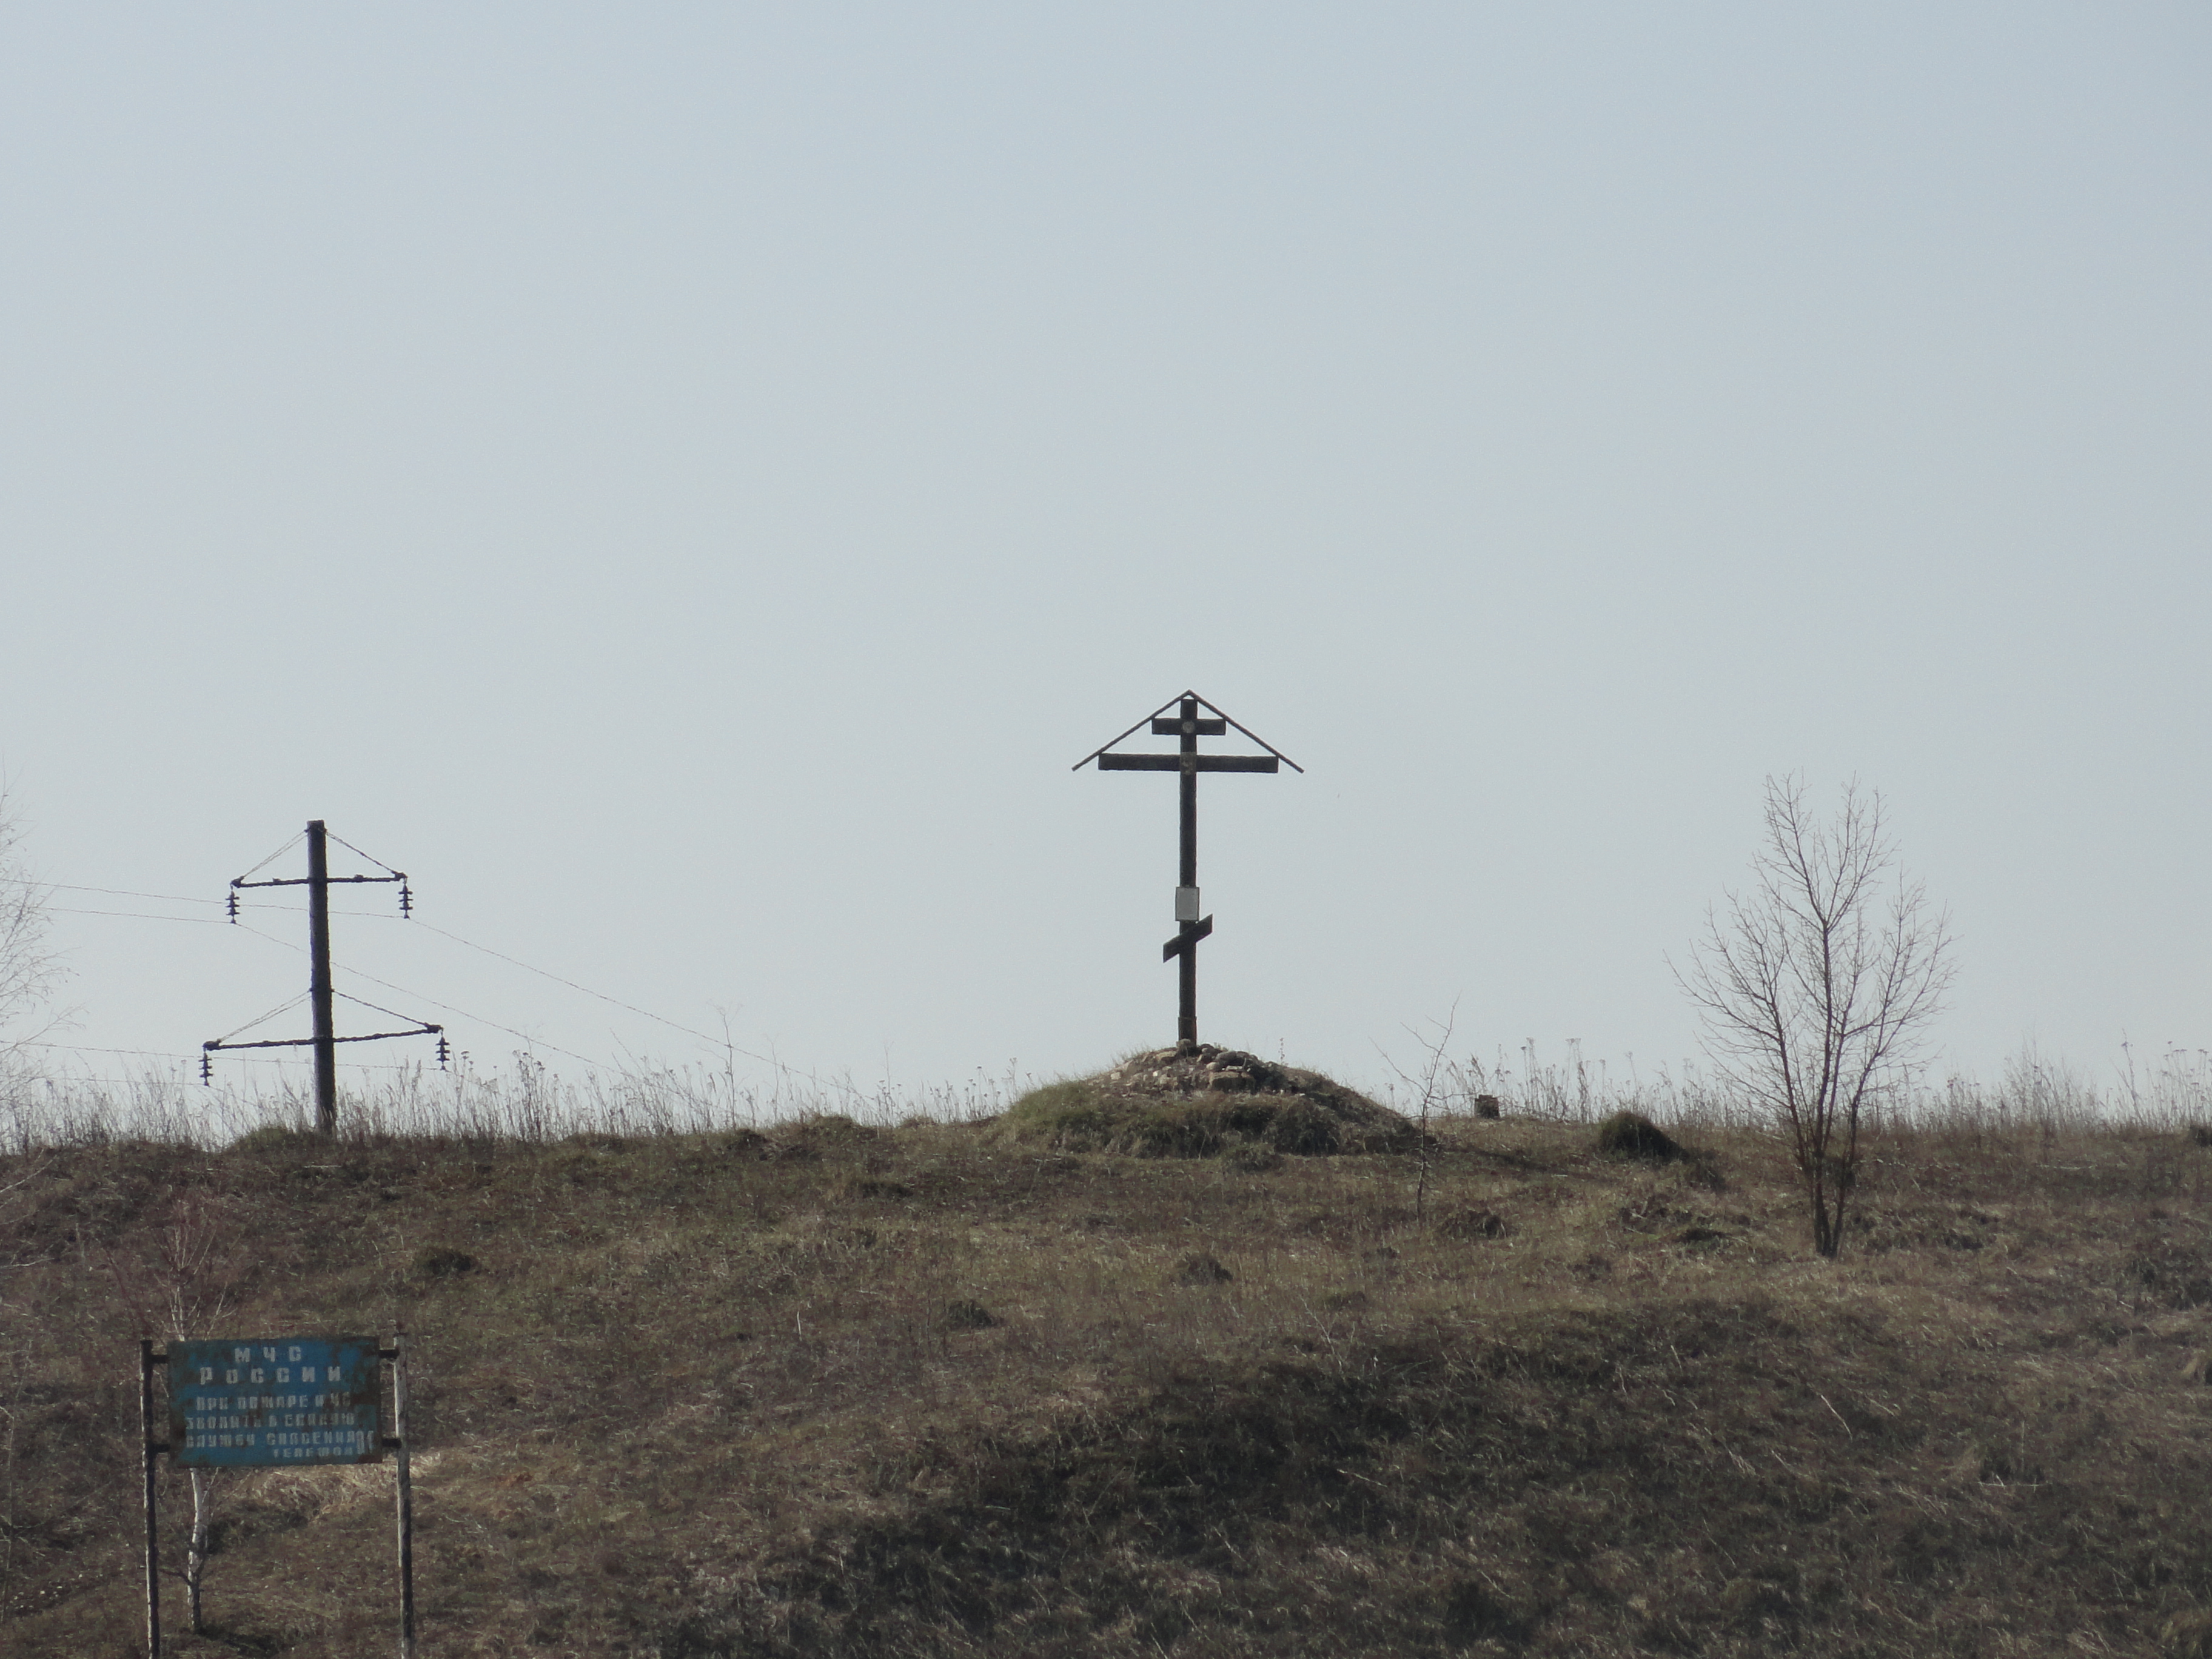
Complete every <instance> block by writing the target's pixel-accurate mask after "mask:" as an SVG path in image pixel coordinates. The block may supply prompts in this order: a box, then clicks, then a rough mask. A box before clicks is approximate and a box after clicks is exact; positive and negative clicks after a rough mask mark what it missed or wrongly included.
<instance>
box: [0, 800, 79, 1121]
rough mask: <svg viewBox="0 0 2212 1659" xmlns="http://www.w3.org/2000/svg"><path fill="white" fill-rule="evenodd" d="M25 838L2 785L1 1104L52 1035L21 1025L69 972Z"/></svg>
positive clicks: (0, 899)
mask: <svg viewBox="0 0 2212 1659" xmlns="http://www.w3.org/2000/svg"><path fill="white" fill-rule="evenodd" d="M22 837H23V825H22V819H21V814H20V813H19V812H18V811H17V810H16V808H15V802H14V800H13V799H11V798H10V796H9V792H8V787H7V785H6V783H5V782H4V781H0V1099H5V1098H6V1097H7V1093H8V1090H9V1085H10V1084H11V1082H12V1081H13V1080H14V1079H15V1077H17V1076H18V1075H20V1074H21V1072H23V1071H24V1070H26V1069H27V1067H26V1066H25V1065H24V1062H23V1057H22V1056H23V1049H24V1048H25V1047H26V1046H27V1044H29V1043H31V1042H35V1041H36V1040H37V1039H38V1038H39V1037H40V1036H44V1035H45V1033H46V1029H47V1028H46V1026H37V1027H31V1028H27V1029H17V1025H18V1022H19V1021H20V1020H21V1018H22V1017H23V1016H25V1015H27V1014H28V1013H29V1012H31V1011H32V1010H33V1009H35V1008H37V1007H38V1006H40V1004H42V1003H43V1002H44V1001H45V1000H46V994H47V993H48V992H49V991H51V990H52V988H53V987H54V985H55V984H56V982H57V981H59V980H60V978H61V977H62V972H63V969H62V965H61V960H60V958H59V957H57V956H56V955H55V954H54V952H53V951H52V948H51V947H50V946H49V945H48V944H47V939H46V927H47V921H46V891H45V890H44V889H42V888H41V887H40V886H39V884H37V883H36V882H34V881H33V880H32V879H31V877H30V873H29V872H28V871H27V870H26V869H25V868H24V866H23V864H22V861H21V859H20V857H19V856H18V855H17V852H16V848H17V847H18V845H19V844H20V843H21V840H22Z"/></svg>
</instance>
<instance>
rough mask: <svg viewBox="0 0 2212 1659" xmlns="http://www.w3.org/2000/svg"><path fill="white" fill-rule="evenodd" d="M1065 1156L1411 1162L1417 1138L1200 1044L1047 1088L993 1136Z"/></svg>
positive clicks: (1341, 1094) (1344, 1100) (1313, 1081)
mask: <svg viewBox="0 0 2212 1659" xmlns="http://www.w3.org/2000/svg"><path fill="white" fill-rule="evenodd" d="M994 1127H996V1128H997V1130H998V1132H999V1133H1000V1134H1002V1135H1004V1136H1006V1137H1007V1138H1009V1139H1015V1140H1021V1141H1026V1142H1029V1143H1030V1144H1031V1145H1043V1146H1052V1147H1054V1148H1056V1149H1058V1150H1060V1151H1062V1152H1127V1153H1133V1154H1135V1155H1137V1156H1138V1157H1140V1158H1212V1157H1215V1156H1217V1155H1218V1154H1220V1153H1223V1152H1238V1151H1242V1150H1245V1149H1249V1148H1258V1147H1265V1148H1267V1150H1269V1151H1272V1152H1291V1153H1295V1154H1298V1155H1301V1156H1305V1157H1316V1156H1324V1155H1327V1154H1329V1153H1334V1152H1410V1151H1411V1150H1412V1149H1413V1147H1414V1146H1416V1145H1417V1144H1418V1142H1419V1138H1420V1136H1419V1131H1418V1130H1417V1129H1416V1128H1415V1127H1414V1126H1413V1124H1412V1123H1411V1122H1410V1121H1408V1120H1407V1119H1406V1118H1404V1117H1402V1116H1401V1115H1399V1114H1398V1113H1396V1112H1394V1111H1392V1110H1391V1109H1389V1107H1387V1106H1381V1105H1377V1104H1376V1103H1375V1102H1374V1101H1371V1100H1370V1099H1368V1098H1367V1097H1366V1096H1364V1095H1363V1094H1360V1093H1358V1091H1356V1090H1352V1089H1347V1088H1346V1087H1345V1086H1344V1085H1342V1084H1340V1083H1338V1082H1335V1081H1334V1080H1333V1079H1328V1078H1325V1077H1323V1076H1322V1074H1321V1073H1318V1072H1307V1071H1301V1070H1300V1069H1299V1068H1298V1067H1297V1066H1278V1065H1276V1064H1274V1063H1273V1061H1272V1060H1261V1059H1260V1058H1259V1057H1258V1056H1257V1055H1255V1054H1245V1053H1243V1051H1242V1050H1240V1049H1236V1048H1216V1047H1215V1046H1214V1045H1213V1044H1212V1043H1201V1044H1199V1045H1198V1046H1196V1047H1195V1048H1188V1049H1182V1048H1158V1049H1154V1050H1152V1052H1150V1053H1148V1054H1133V1055H1131V1056H1130V1057H1129V1058H1128V1059H1127V1060H1123V1061H1122V1062H1121V1064H1120V1065H1119V1066H1115V1067H1114V1069H1113V1070H1111V1071H1109V1072H1102V1073H1099V1074H1098V1075H1097V1076H1096V1077H1087V1078H1078V1079H1072V1080H1070V1081H1067V1082H1065V1083H1048V1084H1047V1085H1045V1086H1044V1087H1043V1088H1042V1089H1036V1090H1032V1091H1030V1093H1028V1094H1026V1095H1024V1096H1023V1097H1022V1098H1021V1099H1019V1100H1018V1101H1016V1102H1015V1103H1013V1105H1012V1107H1011V1108H1009V1109H1007V1110H1006V1113H1005V1114H1004V1115H1002V1116H1001V1117H1000V1119H999V1120H998V1121H997V1124H996V1125H995V1126H994Z"/></svg>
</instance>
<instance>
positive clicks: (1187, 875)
mask: <svg viewBox="0 0 2212 1659" xmlns="http://www.w3.org/2000/svg"><path fill="white" fill-rule="evenodd" d="M1176 726H1177V727H1179V728H1180V729H1179V731H1178V732H1177V734H1176V735H1177V736H1178V737H1180V738H1182V742H1181V744H1179V745H1178V747H1177V755H1178V757H1179V758H1180V760H1181V762H1182V775H1181V777H1180V778H1179V779H1178V780H1177V791H1178V793H1180V794H1181V796H1182V802H1181V805H1182V863H1181V864H1180V865H1179V866H1177V872H1176V945H1178V946H1180V947H1181V948H1180V949H1178V950H1177V951H1176V1048H1182V1047H1183V1046H1184V1045H1186V1044H1188V1045H1189V1046H1190V1047H1192V1048H1196V1047H1197V1046H1198V941H1199V940H1200V939H1202V938H1204V937H1205V935H1204V934H1202V933H1200V932H1199V931H1198V914H1197V913H1198V904H1197V897H1198V699H1197V698H1196V697H1185V698H1183V699H1182V709H1181V711H1180V713H1179V714H1178V716H1177V718H1176ZM1186 893H1188V894H1189V895H1190V897H1191V902H1189V903H1185V902H1183V895H1184V894H1186ZM1186 910H1188V911H1189V912H1190V913H1191V914H1190V915H1188V916H1186V915H1184V914H1183V912H1184V911H1186Z"/></svg>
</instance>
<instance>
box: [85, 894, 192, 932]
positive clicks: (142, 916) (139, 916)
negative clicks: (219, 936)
mask: <svg viewBox="0 0 2212 1659" xmlns="http://www.w3.org/2000/svg"><path fill="white" fill-rule="evenodd" d="M150 896H153V897H159V896H160V895H158V894H155V895H150ZM46 908H47V909H49V910H51V911H52V913H53V914H54V915H58V916H115V917H118V918H120V919H121V920H123V921H190V922H197V923H198V924H199V925H200V926H202V927H224V926H227V925H228V924H226V923H225V922H224V921H223V919H222V917H221V916H155V915H147V914H146V913H145V912H144V911H143V910H85V909H80V908H77V907H76V906H75V905H73V904H50V905H48V906H47V907H46Z"/></svg>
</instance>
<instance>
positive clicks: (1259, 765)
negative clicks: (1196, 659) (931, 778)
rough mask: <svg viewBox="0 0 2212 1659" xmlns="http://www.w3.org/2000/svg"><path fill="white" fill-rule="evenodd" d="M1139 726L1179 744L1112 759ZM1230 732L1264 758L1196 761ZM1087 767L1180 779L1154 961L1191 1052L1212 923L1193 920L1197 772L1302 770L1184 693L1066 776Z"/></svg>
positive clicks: (1180, 1037)
mask: <svg viewBox="0 0 2212 1659" xmlns="http://www.w3.org/2000/svg"><path fill="white" fill-rule="evenodd" d="M1170 708H1173V709H1175V710H1176V712H1175V713H1174V714H1172V715H1170V714H1168V710H1169V709H1170ZM1201 708H1203V709H1205V710H1206V714H1205V715H1201V714H1200V713H1199V712H1198V711H1199V710H1200V709H1201ZM1146 720H1149V721H1150V722H1151V725H1152V734H1153V735H1154V736H1155V737H1162V738H1181V739H1182V742H1181V743H1180V744H1178V745H1177V747H1176V752H1175V753H1174V754H1172V755H1161V754H1134V755H1127V754H1115V753H1114V752H1113V750H1114V744H1116V743H1119V742H1121V738H1126V737H1128V736H1130V735H1131V734H1132V733H1133V732H1138V731H1139V730H1141V729H1142V728H1143V727H1144V726H1145V725H1146ZM1146 720H1139V721H1138V722H1137V723H1136V725H1134V726H1131V727H1130V728H1129V730H1128V731H1127V732H1123V733H1121V737H1120V738H1115V739H1114V740H1113V742H1112V743H1108V744H1102V745H1101V746H1100V747H1098V748H1097V749H1094V750H1091V752H1090V753H1089V754H1087V755H1085V757H1083V758H1082V759H1081V760H1079V761H1078V762H1076V763H1075V764H1074V766H1073V768H1071V770H1073V771H1078V772H1079V771H1081V770H1082V769H1084V768H1085V767H1086V766H1088V765H1090V764H1091V762H1093V761H1097V763H1098V769H1099V770H1100V771H1102V772H1174V773H1178V774H1180V775H1181V777H1182V863H1181V866H1180V868H1179V873H1178V875H1177V878H1176V902H1175V916H1176V936H1175V937H1174V938H1173V939H1170V940H1169V941H1168V942H1167V944H1166V945H1164V946H1163V947H1161V951H1160V960H1161V961H1163V962H1173V963H1176V968H1177V973H1176V979H1177V981H1178V991H1179V999H1178V1001H1177V1005H1176V1048H1183V1049H1189V1048H1196V1047H1197V1046H1198V942H1199V940H1200V939H1204V938H1205V937H1206V935H1207V934H1208V933H1212V931H1213V918H1212V916H1201V915H1199V902H1198V775H1199V774H1200V772H1273V771H1275V770H1277V769H1279V767H1280V766H1288V767H1289V768H1290V769H1291V771H1293V772H1304V770H1305V768H1304V767H1303V766H1300V765H1299V764H1298V763H1297V762H1296V761H1294V760H1292V759H1291V757H1289V756H1288V755H1285V753H1283V751H1282V750H1279V749H1278V748H1276V747H1275V746H1274V745H1273V744H1271V743H1269V742H1268V741H1267V739H1266V738H1263V737H1261V735H1260V734H1259V733H1258V732H1254V731H1252V730H1250V729H1249V727H1246V726H1238V725H1237V722H1236V721H1235V720H1231V719H1230V718H1229V716H1228V715H1226V714H1223V713H1222V712H1221V710H1220V709H1218V708H1215V707H1214V706H1213V705H1212V703H1210V702H1206V699H1205V698H1203V697H1201V696H1199V695H1198V693H1196V692H1195V691H1186V692H1184V693H1183V694H1182V696H1180V697H1170V698H1169V699H1168V700H1167V701H1166V702H1164V703H1162V704H1161V705H1160V706H1159V707H1158V708H1156V709H1154V710H1153V711H1152V714H1149V715H1147V716H1146ZM1232 727H1233V728H1234V729H1235V730H1237V731H1238V732H1243V734H1244V735H1245V736H1246V737H1248V738H1251V739H1252V741H1253V742H1255V743H1256V744H1259V745H1260V747H1261V748H1262V749H1264V750H1267V753H1266V754H1264V755H1201V754H1200V753H1199V752H1198V740H1199V739H1200V738H1218V737H1225V736H1226V735H1228V733H1229V732H1230V730H1231V728H1232Z"/></svg>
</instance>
